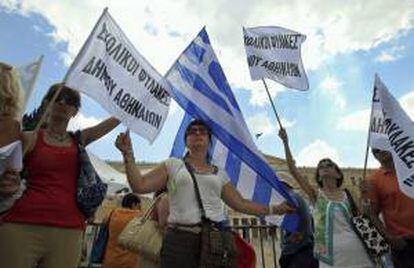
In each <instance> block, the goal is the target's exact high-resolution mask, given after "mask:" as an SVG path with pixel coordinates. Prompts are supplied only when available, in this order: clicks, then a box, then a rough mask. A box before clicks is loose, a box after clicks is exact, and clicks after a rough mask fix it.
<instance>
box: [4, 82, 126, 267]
mask: <svg viewBox="0 0 414 268" xmlns="http://www.w3.org/2000/svg"><path fill="white" fill-rule="evenodd" d="M53 99H55V101H53ZM80 104H81V103H80V94H79V93H78V92H77V91H75V90H73V89H71V88H68V87H65V86H63V85H62V84H56V85H53V86H52V87H51V88H50V89H49V91H48V93H47V94H46V96H45V97H44V99H43V101H42V106H43V107H45V106H48V108H47V109H39V110H40V111H44V110H45V111H46V113H47V115H46V116H47V119H46V125H45V126H43V128H41V129H39V130H38V131H33V132H24V133H23V142H24V145H25V146H24V147H25V148H26V150H25V151H26V155H25V161H24V165H25V170H26V171H27V176H26V179H27V182H28V183H27V189H26V191H25V192H24V194H23V196H22V197H21V198H20V199H19V200H18V201H17V202H16V203H15V204H14V206H13V207H12V208H11V209H10V210H9V211H8V212H7V214H6V215H5V216H4V218H3V221H4V223H2V224H1V225H0V237H1V239H0V267H13V268H32V267H36V265H39V267H42V268H56V267H59V268H75V267H77V266H78V262H79V258H80V253H81V239H82V233H83V230H84V228H85V226H86V218H85V216H84V215H83V214H82V212H81V211H80V209H79V207H78V206H77V199H76V185H77V179H78V173H79V161H78V160H79V156H78V145H77V143H82V144H83V145H85V146H86V145H88V144H90V143H91V142H93V141H95V140H97V139H99V138H101V137H103V136H104V135H105V134H107V133H108V132H109V131H111V130H112V129H113V128H115V127H116V126H117V125H118V124H119V120H118V119H116V118H109V119H106V120H104V121H103V122H101V123H99V124H97V125H96V126H93V127H90V128H87V129H84V130H82V131H81V132H80V136H79V140H77V139H75V137H73V136H72V135H70V132H69V131H68V130H67V127H68V124H69V121H70V119H71V118H73V117H74V116H75V115H76V114H77V112H78V110H79V108H80ZM48 111H49V112H48ZM40 121H42V120H40Z"/></svg>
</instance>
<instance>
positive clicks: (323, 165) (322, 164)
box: [318, 160, 335, 168]
mask: <svg viewBox="0 0 414 268" xmlns="http://www.w3.org/2000/svg"><path fill="white" fill-rule="evenodd" d="M331 167H335V164H334V163H332V162H331V161H328V160H326V161H321V162H320V163H319V165H318V168H331Z"/></svg>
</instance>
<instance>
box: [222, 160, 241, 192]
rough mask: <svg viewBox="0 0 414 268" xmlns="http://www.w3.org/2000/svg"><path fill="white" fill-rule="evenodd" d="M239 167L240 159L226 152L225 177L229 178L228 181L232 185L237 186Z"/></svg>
mask: <svg viewBox="0 0 414 268" xmlns="http://www.w3.org/2000/svg"><path fill="white" fill-rule="evenodd" d="M240 166H241V161H240V159H239V158H238V157H237V156H236V155H234V154H233V153H231V152H228V153H227V159H226V165H225V170H226V172H227V175H228V176H229V177H230V180H231V182H232V183H233V185H237V183H238V181H239V175H240Z"/></svg>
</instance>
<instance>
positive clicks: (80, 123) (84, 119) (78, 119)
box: [68, 112, 102, 131]
mask: <svg viewBox="0 0 414 268" xmlns="http://www.w3.org/2000/svg"><path fill="white" fill-rule="evenodd" d="M101 121H102V119H98V118H96V117H93V116H89V117H88V116H85V115H83V114H82V113H81V112H80V113H78V114H77V115H76V116H75V117H74V118H72V119H71V120H70V121H69V126H68V129H69V130H71V131H75V130H79V129H84V128H87V127H92V126H94V125H96V124H99V123H100V122H101Z"/></svg>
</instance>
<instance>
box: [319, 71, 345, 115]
mask: <svg viewBox="0 0 414 268" xmlns="http://www.w3.org/2000/svg"><path fill="white" fill-rule="evenodd" d="M342 85H343V83H342V82H341V81H339V80H338V78H336V77H335V76H331V75H328V76H326V77H325V79H324V80H322V82H321V83H320V84H319V87H320V88H321V92H322V93H323V94H324V95H326V96H328V97H330V98H333V100H334V102H335V105H337V106H338V107H339V108H340V109H344V108H345V106H346V99H345V97H344V95H343V93H342V89H341V87H342Z"/></svg>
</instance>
